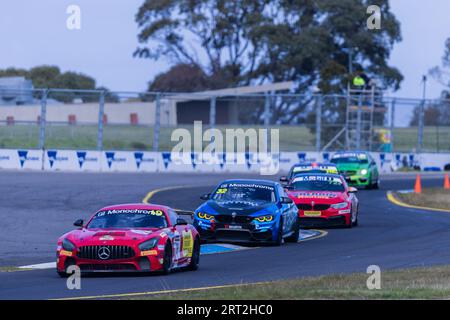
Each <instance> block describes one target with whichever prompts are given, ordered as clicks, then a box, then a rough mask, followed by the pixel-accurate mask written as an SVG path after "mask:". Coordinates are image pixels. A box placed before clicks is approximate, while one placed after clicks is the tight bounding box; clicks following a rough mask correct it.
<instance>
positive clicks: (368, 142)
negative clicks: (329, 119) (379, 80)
mask: <svg viewBox="0 0 450 320" xmlns="http://www.w3.org/2000/svg"><path fill="white" fill-rule="evenodd" d="M386 111H387V108H386V107H385V105H384V104H383V93H382V91H381V90H378V89H376V87H375V86H372V87H370V88H369V89H367V88H364V89H354V88H351V87H350V86H349V88H348V90H347V110H346V122H345V123H346V124H345V147H346V149H347V150H367V151H372V150H373V143H374V114H376V113H382V114H383V117H384V114H385V113H386Z"/></svg>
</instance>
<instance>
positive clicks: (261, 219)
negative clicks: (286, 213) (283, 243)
mask: <svg viewBox="0 0 450 320" xmlns="http://www.w3.org/2000/svg"><path fill="white" fill-rule="evenodd" d="M255 220H256V221H258V222H271V221H272V220H273V216H272V215H270V214H269V215H267V216H261V217H257V218H255Z"/></svg>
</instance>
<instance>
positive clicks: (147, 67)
mask: <svg viewBox="0 0 450 320" xmlns="http://www.w3.org/2000/svg"><path fill="white" fill-rule="evenodd" d="M141 3H143V0H126V1H123V0H71V1H67V0H39V1H30V0H14V1H1V2H0V68H6V67H20V68H30V67H33V66H36V65H42V64H52V65H57V66H59V67H60V68H61V69H62V70H63V71H68V70H71V71H78V72H83V73H86V74H88V75H91V76H93V77H95V78H96V80H97V82H98V85H99V86H100V85H103V86H106V87H108V88H110V89H112V90H120V91H140V90H145V89H146V85H147V82H148V81H149V80H150V79H152V78H153V77H154V76H155V75H156V74H157V73H159V72H161V71H165V70H167V68H168V67H169V66H168V64H167V62H166V61H159V62H154V61H151V60H146V59H135V58H133V57H132V53H133V51H134V50H135V48H136V46H137V44H138V43H137V40H136V35H137V26H136V23H135V22H134V15H135V14H136V12H137V9H138V7H139V6H140V4H141ZM71 4H76V5H79V6H80V7H81V10H82V11H81V14H82V25H81V30H76V31H73V30H72V31H71V30H68V29H67V28H66V20H67V17H68V15H67V13H66V9H67V7H68V6H69V5H71ZM391 7H392V11H393V12H394V14H395V15H396V17H397V18H398V19H399V20H400V22H401V25H402V34H403V41H402V42H401V43H399V44H397V45H396V46H395V49H394V50H393V53H392V58H391V61H390V63H391V64H392V65H394V66H396V67H398V68H399V69H400V71H401V72H402V73H403V75H404V76H405V80H404V82H403V83H402V88H401V90H399V91H398V92H396V93H395V96H399V97H411V98H415V97H421V94H422V93H421V92H422V90H421V76H422V75H423V74H425V73H427V71H428V70H429V69H430V68H431V67H433V66H435V65H438V64H440V62H441V57H442V55H443V52H444V42H445V40H446V38H448V37H450V19H449V18H448V13H449V12H450V1H448V0H429V1H425V0H391ZM442 89H443V87H442V86H441V85H439V84H438V83H437V82H436V81H435V80H433V79H430V80H429V83H428V89H427V91H428V97H430V98H431V97H438V96H439V94H440V92H441V91H442Z"/></svg>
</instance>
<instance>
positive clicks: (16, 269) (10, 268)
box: [0, 266, 31, 272]
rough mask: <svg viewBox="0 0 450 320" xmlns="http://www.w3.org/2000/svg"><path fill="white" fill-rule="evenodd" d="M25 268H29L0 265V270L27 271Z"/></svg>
mask: <svg viewBox="0 0 450 320" xmlns="http://www.w3.org/2000/svg"><path fill="white" fill-rule="evenodd" d="M27 270H31V269H23V268H18V267H10V266H6V267H0V272H16V271H27Z"/></svg>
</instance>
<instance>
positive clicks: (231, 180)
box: [220, 179, 277, 186]
mask: <svg viewBox="0 0 450 320" xmlns="http://www.w3.org/2000/svg"><path fill="white" fill-rule="evenodd" d="M224 183H255V184H261V185H266V186H275V185H277V182H274V181H270V180H258V179H228V180H225V181H222V182H221V183H220V184H224Z"/></svg>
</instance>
